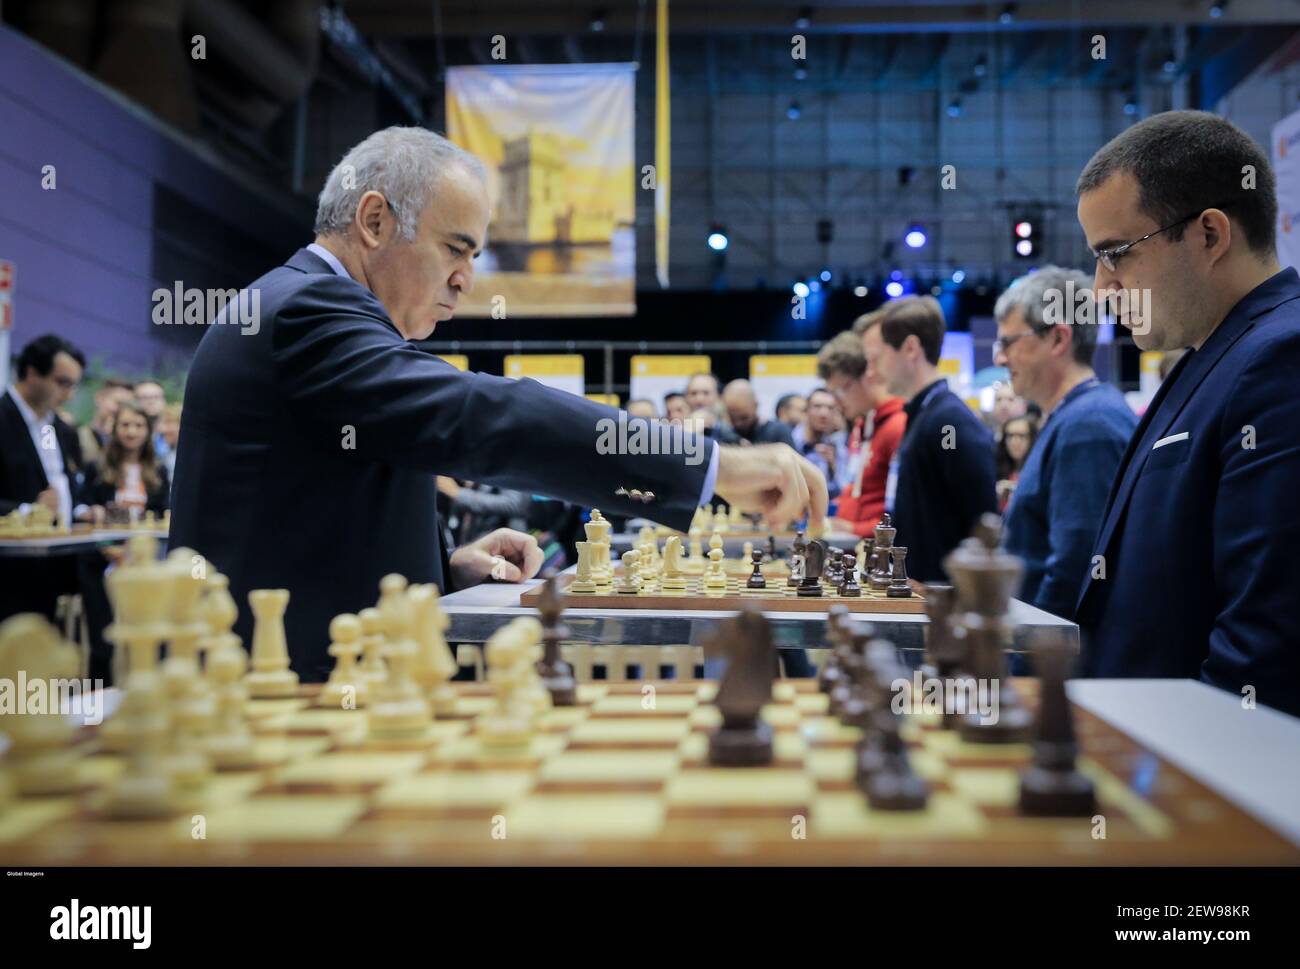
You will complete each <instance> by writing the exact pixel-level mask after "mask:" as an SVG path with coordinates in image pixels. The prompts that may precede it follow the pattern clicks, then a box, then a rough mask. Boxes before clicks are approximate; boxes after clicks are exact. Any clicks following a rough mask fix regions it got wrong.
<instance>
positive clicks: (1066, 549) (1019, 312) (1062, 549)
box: [993, 266, 1137, 618]
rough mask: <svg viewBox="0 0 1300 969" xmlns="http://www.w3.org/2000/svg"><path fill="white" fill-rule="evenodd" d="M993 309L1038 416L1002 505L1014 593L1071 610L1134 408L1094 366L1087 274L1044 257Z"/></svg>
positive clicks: (998, 347) (1004, 352)
mask: <svg viewBox="0 0 1300 969" xmlns="http://www.w3.org/2000/svg"><path fill="white" fill-rule="evenodd" d="M994 315H995V316H996V317H997V321H998V339H997V342H996V343H995V344H994V345H993V362H994V363H995V364H997V365H998V366H1000V367H1006V368H1007V369H1008V370H1010V372H1011V386H1012V388H1013V389H1014V390H1015V392H1016V393H1017V394H1018V395H1019V396H1021V397H1023V398H1024V399H1025V400H1029V401H1033V402H1034V403H1035V404H1037V405H1038V406H1039V407H1040V408H1041V409H1042V411H1043V421H1044V423H1043V429H1042V433H1041V434H1040V435H1039V437H1038V441H1037V442H1036V443H1035V444H1034V449H1033V450H1032V451H1030V452H1029V456H1028V458H1026V460H1025V466H1024V469H1023V470H1022V471H1021V472H1020V480H1019V482H1017V484H1016V491H1015V494H1014V496H1013V497H1012V499H1011V504H1010V505H1009V506H1008V507H1007V511H1006V519H1005V521H1006V525H1005V530H1004V534H1005V536H1006V546H1007V551H1009V552H1012V553H1014V554H1016V555H1019V556H1020V557H1021V558H1022V559H1024V561H1025V577H1024V582H1023V583H1022V585H1021V587H1020V598H1021V599H1024V600H1025V601H1026V602H1029V603H1032V604H1033V605H1035V606H1038V607H1039V608H1040V609H1046V610H1047V611H1048V612H1051V613H1055V614H1056V615H1058V616H1064V617H1066V618H1070V617H1072V616H1073V615H1074V606H1075V602H1076V601H1077V600H1078V598H1079V589H1080V588H1082V586H1083V579H1084V576H1086V575H1087V573H1088V566H1089V563H1090V561H1091V558H1092V542H1093V539H1094V538H1095V537H1096V535H1097V529H1098V528H1099V527H1100V526H1101V519H1102V515H1103V514H1104V513H1105V511H1106V495H1107V493H1108V492H1109V491H1110V484H1111V481H1113V480H1114V478H1115V469H1116V468H1117V467H1119V462H1120V459H1121V458H1122V457H1123V456H1124V449H1125V448H1126V447H1128V440H1129V437H1131V436H1132V434H1133V428H1135V427H1136V426H1137V417H1136V416H1135V415H1134V414H1133V411H1132V410H1131V409H1130V408H1129V406H1128V404H1127V403H1125V402H1124V397H1123V395H1122V394H1121V393H1120V392H1119V391H1118V390H1116V389H1115V388H1114V387H1112V386H1110V385H1109V384H1103V383H1102V382H1101V381H1100V380H1098V379H1097V375H1096V374H1095V373H1094V372H1093V369H1092V355H1093V351H1094V350H1095V349H1096V346H1097V325H1096V324H1097V321H1098V320H1099V318H1100V317H1099V314H1098V313H1097V305H1096V302H1095V300H1094V298H1093V294H1092V279H1091V277H1089V276H1088V275H1086V274H1085V273H1081V272H1079V271H1077V270H1070V269H1061V268H1059V267H1057V266H1044V267H1043V268H1041V269H1039V270H1038V271H1037V272H1034V273H1031V274H1029V275H1028V276H1022V277H1021V278H1020V279H1017V280H1016V281H1015V282H1014V283H1012V284H1011V287H1010V288H1009V289H1008V290H1007V291H1006V292H1005V293H1003V294H1002V295H1001V296H1000V297H999V298H998V302H997V306H996V307H995V308H994Z"/></svg>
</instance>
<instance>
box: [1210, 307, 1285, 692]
mask: <svg viewBox="0 0 1300 969" xmlns="http://www.w3.org/2000/svg"><path fill="white" fill-rule="evenodd" d="M1297 386H1300V335H1298V334H1294V333H1292V334H1289V335H1287V336H1285V337H1284V338H1283V339H1280V340H1273V341H1269V342H1268V343H1267V344H1265V345H1264V346H1263V347H1262V348H1261V349H1260V350H1259V351H1257V352H1256V354H1255V357H1254V358H1253V359H1252V360H1251V362H1250V363H1249V364H1248V365H1247V366H1246V367H1245V368H1244V369H1243V370H1242V372H1241V374H1240V375H1239V377H1238V378H1237V381H1236V384H1235V386H1234V387H1233V388H1232V390H1231V392H1230V394H1229V397H1228V405H1227V407H1226V408H1225V410H1224V421H1223V424H1222V426H1221V427H1220V428H1219V441H1220V467H1221V468H1222V472H1221V475H1220V478H1219V488H1218V496H1217V498H1216V500H1215V505H1214V521H1213V528H1214V584H1215V588H1216V590H1217V593H1218V616H1217V618H1216V620H1215V624H1214V627H1213V629H1212V630H1211V632H1210V644H1209V655H1208V656H1207V658H1206V659H1205V661H1204V663H1203V664H1202V666H1201V678H1202V679H1203V680H1205V681H1206V682H1209V683H1212V684H1214V685H1216V686H1219V687H1222V688H1224V689H1227V690H1230V691H1232V692H1234V693H1237V692H1239V691H1240V690H1241V688H1242V686H1245V685H1250V686H1254V687H1255V690H1256V697H1257V699H1258V700H1259V702H1261V703H1265V704H1268V705H1269V706H1274V707H1278V708H1280V709H1284V710H1287V711H1288V712H1290V713H1292V714H1294V715H1297V716H1300V639H1297V636H1296V632H1295V629H1296V615H1297V612H1300V610H1298V609H1297V606H1300V554H1297V551H1296V550H1297V549H1298V548H1300V516H1297V515H1296V513H1295V495H1296V486H1297V482H1300V395H1297V394H1296V387H1297Z"/></svg>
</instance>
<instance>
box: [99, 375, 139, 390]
mask: <svg viewBox="0 0 1300 969" xmlns="http://www.w3.org/2000/svg"><path fill="white" fill-rule="evenodd" d="M99 389H100V390H132V391H133V390H135V385H134V384H131V383H128V382H127V381H125V380H119V379H118V378H117V377H108V378H106V379H105V380H104V382H103V383H102V384H100V385H99Z"/></svg>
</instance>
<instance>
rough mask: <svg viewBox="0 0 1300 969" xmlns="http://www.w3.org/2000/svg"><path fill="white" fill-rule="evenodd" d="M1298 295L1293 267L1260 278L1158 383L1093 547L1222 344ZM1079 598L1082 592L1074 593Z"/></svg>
mask: <svg viewBox="0 0 1300 969" xmlns="http://www.w3.org/2000/svg"><path fill="white" fill-rule="evenodd" d="M1297 298H1300V276H1297V274H1296V271H1295V270H1294V269H1286V270H1283V271H1282V272H1280V273H1278V274H1277V275H1275V276H1273V277H1272V278H1270V279H1269V280H1267V281H1266V282H1264V283H1261V284H1260V285H1259V286H1257V287H1256V288H1255V289H1253V290H1252V291H1251V292H1250V293H1248V294H1247V295H1246V296H1245V297H1243V298H1242V300H1241V302H1239V303H1238V304H1237V305H1236V306H1235V307H1233V309H1232V312H1230V313H1229V314H1228V316H1227V317H1226V318H1225V319H1224V321H1223V322H1222V323H1220V324H1219V326H1218V328H1217V329H1216V330H1215V331H1214V332H1213V333H1212V334H1210V337H1209V339H1208V340H1206V341H1205V343H1204V345H1203V346H1202V347H1201V349H1200V350H1197V351H1195V352H1192V353H1188V354H1187V356H1185V357H1184V358H1183V359H1182V360H1180V361H1178V365H1177V366H1176V367H1175V368H1174V370H1173V371H1172V372H1171V373H1170V374H1169V376H1168V377H1167V378H1166V379H1165V382H1164V383H1163V384H1161V385H1160V389H1159V390H1158V391H1157V392H1156V395H1155V397H1154V398H1153V399H1152V401H1151V405H1150V406H1149V407H1148V408H1147V411H1146V413H1145V414H1144V415H1143V416H1142V420H1141V422H1140V423H1139V424H1138V426H1137V429H1136V430H1134V432H1133V436H1132V438H1130V439H1129V446H1128V450H1127V451H1126V452H1125V453H1124V459H1123V460H1122V461H1121V462H1120V472H1119V473H1118V474H1117V475H1116V479H1115V480H1116V483H1115V484H1114V485H1113V486H1112V487H1111V493H1110V498H1109V500H1108V502H1107V506H1106V518H1105V520H1104V523H1103V525H1102V528H1101V535H1100V540H1099V541H1098V542H1097V545H1096V548H1097V549H1099V550H1100V551H1101V552H1102V554H1105V553H1106V551H1107V549H1108V547H1109V545H1110V541H1111V539H1112V538H1113V537H1114V534H1115V529H1116V528H1117V527H1118V525H1119V522H1120V519H1121V518H1123V517H1124V510H1125V508H1126V507H1127V506H1128V502H1129V499H1130V498H1131V497H1132V496H1133V488H1134V486H1135V485H1136V484H1137V479H1138V477H1139V476H1140V475H1141V474H1142V468H1143V466H1144V465H1145V464H1146V461H1147V457H1148V456H1149V455H1150V454H1151V445H1152V444H1153V443H1155V442H1156V441H1158V440H1159V439H1160V438H1161V437H1164V436H1165V434H1166V433H1167V432H1168V431H1169V429H1170V427H1171V426H1172V425H1173V423H1174V422H1175V421H1176V420H1177V419H1178V415H1179V414H1181V413H1182V411H1183V408H1184V407H1185V406H1186V405H1187V402H1188V401H1189V400H1190V399H1191V397H1192V394H1194V393H1195V392H1196V390H1197V388H1198V387H1200V385H1201V384H1202V383H1203V382H1204V380H1205V378H1206V377H1208V376H1209V375H1210V372H1211V371H1212V370H1213V369H1214V367H1215V365H1216V364H1217V363H1218V362H1219V360H1220V359H1221V358H1222V357H1223V355H1224V354H1225V353H1227V352H1228V349H1229V348H1230V347H1231V346H1232V345H1233V344H1234V343H1236V342H1237V341H1238V340H1239V339H1241V337H1242V336H1244V335H1245V334H1246V333H1247V332H1248V331H1249V330H1250V328H1251V326H1252V325H1253V324H1254V321H1255V319H1256V318H1257V317H1259V316H1261V315H1263V314H1264V313H1266V312H1268V311H1269V310H1272V309H1275V308H1276V307H1277V306H1279V305H1281V304H1282V303H1285V302H1287V301H1288V300H1292V299H1297ZM1090 585H1091V573H1089V577H1088V579H1087V580H1086V582H1085V585H1084V589H1083V592H1084V594H1085V595H1086V593H1087V590H1088V587H1089V586H1090ZM1080 599H1081V600H1082V596H1081V597H1080Z"/></svg>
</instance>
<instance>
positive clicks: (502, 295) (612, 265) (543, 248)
mask: <svg viewBox="0 0 1300 969" xmlns="http://www.w3.org/2000/svg"><path fill="white" fill-rule="evenodd" d="M635 80H636V74H635V67H634V65H631V64H573V65H569V64H545V65H535V66H533V65H529V66H518V67H515V66H504V65H501V66H492V67H455V68H450V69H449V70H448V71H447V137H448V138H450V139H451V140H452V141H454V142H455V143H456V144H458V145H460V146H461V147H462V148H465V149H466V150H467V151H470V152H473V153H474V154H475V155H477V156H478V157H479V158H481V159H482V160H483V162H484V164H486V165H487V167H488V188H489V192H490V195H491V199H492V221H491V223H490V224H489V226H488V239H487V246H486V247H485V249H484V250H483V253H482V255H480V256H479V258H478V260H477V262H476V263H475V282H474V290H473V292H472V293H470V295H469V296H468V297H466V298H464V299H462V301H461V307H462V308H461V311H460V315H462V316H480V317H482V316H490V317H493V318H495V319H506V318H509V317H520V316H630V315H632V314H633V313H635V312H636V228H635V223H636V204H635V195H634V193H635V189H636V182H635V168H634V164H633V145H634V128H633V125H634V121H635V117H634V109H633V105H634V94H635Z"/></svg>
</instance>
